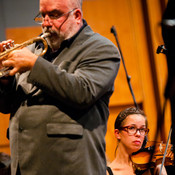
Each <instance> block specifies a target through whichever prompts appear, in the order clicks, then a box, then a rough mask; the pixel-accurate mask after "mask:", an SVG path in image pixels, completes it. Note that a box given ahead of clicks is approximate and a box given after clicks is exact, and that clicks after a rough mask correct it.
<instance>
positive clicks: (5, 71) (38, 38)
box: [0, 33, 50, 78]
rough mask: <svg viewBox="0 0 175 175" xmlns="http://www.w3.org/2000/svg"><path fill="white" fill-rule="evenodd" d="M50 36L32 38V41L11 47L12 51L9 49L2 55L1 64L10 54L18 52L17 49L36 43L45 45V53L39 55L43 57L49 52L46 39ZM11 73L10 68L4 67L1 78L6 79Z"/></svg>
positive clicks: (48, 34) (0, 73)
mask: <svg viewBox="0 0 175 175" xmlns="http://www.w3.org/2000/svg"><path fill="white" fill-rule="evenodd" d="M49 36H50V33H43V34H42V35H41V36H38V37H35V38H32V39H30V40H27V41H25V42H23V43H21V44H17V45H15V46H14V47H11V48H10V49H7V50H5V51H4V52H2V53H0V62H1V61H2V60H6V59H7V56H8V54H9V53H10V52H12V51H14V50H16V49H22V48H24V47H26V46H29V45H31V44H33V43H35V42H39V41H40V42H42V43H43V44H44V49H43V51H42V52H41V53H40V54H39V55H38V56H42V55H44V54H45V53H46V52H47V49H48V44H47V42H46V40H45V38H47V37H49ZM9 71H10V68H9V67H2V68H1V69H0V78H1V77H4V76H5V75H8V74H9Z"/></svg>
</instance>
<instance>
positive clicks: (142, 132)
mask: <svg viewBox="0 0 175 175" xmlns="http://www.w3.org/2000/svg"><path fill="white" fill-rule="evenodd" d="M119 130H124V131H126V132H127V133H128V134H129V135H134V134H136V133H137V131H139V133H140V135H142V136H144V135H147V134H148V132H149V129H148V128H137V127H135V126H124V127H120V129H119Z"/></svg>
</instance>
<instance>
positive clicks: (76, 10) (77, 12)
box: [74, 9, 82, 23]
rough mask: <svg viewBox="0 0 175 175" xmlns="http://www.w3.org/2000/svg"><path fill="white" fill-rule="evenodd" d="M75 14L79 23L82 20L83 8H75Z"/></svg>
mask: <svg viewBox="0 0 175 175" xmlns="http://www.w3.org/2000/svg"><path fill="white" fill-rule="evenodd" d="M74 16H75V19H76V21H77V23H80V22H81V20H82V12H81V10H80V9H75V12H74Z"/></svg>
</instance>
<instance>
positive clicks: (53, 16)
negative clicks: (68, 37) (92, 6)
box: [34, 8, 77, 24]
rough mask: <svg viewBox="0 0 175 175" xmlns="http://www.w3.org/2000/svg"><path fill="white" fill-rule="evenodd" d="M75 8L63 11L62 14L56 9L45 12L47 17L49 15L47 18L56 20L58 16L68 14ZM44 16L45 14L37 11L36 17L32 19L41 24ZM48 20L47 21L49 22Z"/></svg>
mask: <svg viewBox="0 0 175 175" xmlns="http://www.w3.org/2000/svg"><path fill="white" fill-rule="evenodd" d="M76 9H77V8H74V9H72V10H70V11H68V12H66V13H63V14H60V11H57V10H54V11H52V12H49V13H47V15H48V17H49V20H50V21H52V20H57V19H59V18H61V17H62V16H65V15H68V14H70V13H71V12H73V11H74V10H76ZM45 16H46V14H42V13H41V12H39V13H38V14H37V15H36V17H35V18H34V21H35V22H36V23H37V24H42V23H43V22H44V20H45ZM50 21H49V22H50Z"/></svg>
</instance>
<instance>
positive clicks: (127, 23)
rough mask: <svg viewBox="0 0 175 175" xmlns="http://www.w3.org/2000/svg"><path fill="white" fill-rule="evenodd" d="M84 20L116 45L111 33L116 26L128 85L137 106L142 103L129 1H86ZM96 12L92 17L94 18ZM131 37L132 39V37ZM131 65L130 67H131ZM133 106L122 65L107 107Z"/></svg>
mask: <svg viewBox="0 0 175 175" xmlns="http://www.w3.org/2000/svg"><path fill="white" fill-rule="evenodd" d="M83 10H84V18H85V19H86V20H87V22H88V24H90V26H91V27H92V28H93V30H94V31H96V32H98V33H100V34H102V35H103V36H105V37H107V38H108V39H110V40H111V41H112V42H113V43H114V44H116V41H115V38H114V36H113V34H111V32H110V29H111V27H112V26H115V28H116V30H117V33H118V40H119V42H120V46H121V50H122V53H123V57H124V60H125V64H126V68H127V71H128V74H129V75H130V76H131V77H132V78H131V84H132V87H133V91H134V93H135V96H136V100H137V101H138V102H141V101H143V91H142V84H141V81H140V68H139V62H138V53H137V46H136V42H135V32H134V30H135V29H134V25H133V23H132V22H133V17H132V15H131V14H132V8H131V7H130V1H128V0H124V1H116V0H108V1H106V0H93V1H85V2H84V5H83ZM94 12H95V15H94ZM133 34H134V35H133ZM131 65H132V66H131ZM121 104H133V99H132V96H131V93H130V91H129V87H128V84H127V80H126V75H125V72H124V68H123V65H122V63H121V66H120V70H119V74H118V76H117V79H116V81H115V92H114V94H113V96H112V98H111V101H110V105H112V106H115V105H121Z"/></svg>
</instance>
